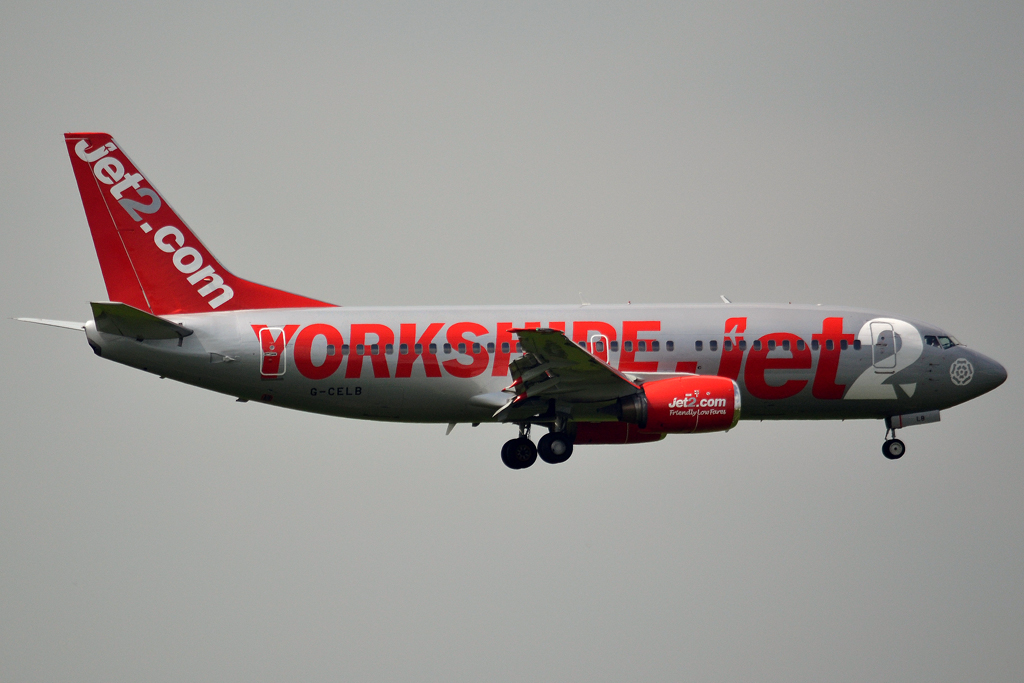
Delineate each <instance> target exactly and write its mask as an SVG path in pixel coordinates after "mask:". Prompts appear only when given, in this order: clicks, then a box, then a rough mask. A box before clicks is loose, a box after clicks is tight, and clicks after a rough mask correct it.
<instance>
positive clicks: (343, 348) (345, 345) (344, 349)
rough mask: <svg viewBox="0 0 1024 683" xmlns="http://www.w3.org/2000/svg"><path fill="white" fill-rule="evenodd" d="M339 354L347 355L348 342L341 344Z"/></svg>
mask: <svg viewBox="0 0 1024 683" xmlns="http://www.w3.org/2000/svg"><path fill="white" fill-rule="evenodd" d="M341 355H343V356H347V355H348V344H342V345H341Z"/></svg>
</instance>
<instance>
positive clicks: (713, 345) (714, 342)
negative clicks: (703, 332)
mask: <svg viewBox="0 0 1024 683" xmlns="http://www.w3.org/2000/svg"><path fill="white" fill-rule="evenodd" d="M708 348H710V349H711V350H712V351H717V350H718V340H717V339H712V340H711V341H710V342H708Z"/></svg>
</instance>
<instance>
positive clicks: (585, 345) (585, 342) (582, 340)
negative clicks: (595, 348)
mask: <svg viewBox="0 0 1024 683" xmlns="http://www.w3.org/2000/svg"><path fill="white" fill-rule="evenodd" d="M576 343H577V344H579V345H580V348H582V349H585V348H587V340H586V339H580V340H579V341H578V342H576Z"/></svg>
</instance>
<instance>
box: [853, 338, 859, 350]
mask: <svg viewBox="0 0 1024 683" xmlns="http://www.w3.org/2000/svg"><path fill="white" fill-rule="evenodd" d="M853 350H854V351H860V339H854V340H853Z"/></svg>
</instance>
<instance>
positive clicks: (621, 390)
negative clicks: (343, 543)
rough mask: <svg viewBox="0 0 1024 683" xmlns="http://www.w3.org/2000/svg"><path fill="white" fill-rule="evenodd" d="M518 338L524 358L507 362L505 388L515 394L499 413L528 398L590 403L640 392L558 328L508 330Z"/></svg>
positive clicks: (637, 387) (625, 378) (635, 385)
mask: <svg viewBox="0 0 1024 683" xmlns="http://www.w3.org/2000/svg"><path fill="white" fill-rule="evenodd" d="M511 332H513V333H515V334H516V336H518V337H519V342H520V344H521V345H522V349H523V351H524V354H523V357H522V358H519V359H518V360H515V361H513V362H512V363H511V364H509V369H510V370H511V371H512V378H513V380H514V381H513V382H512V384H511V385H510V386H509V387H508V388H507V389H505V391H506V392H508V393H512V392H514V393H515V396H514V397H513V398H512V400H511V401H509V402H508V403H507V404H506V405H505V406H503V407H502V408H501V410H499V411H498V412H499V413H500V412H502V411H503V410H505V409H507V408H511V407H513V406H515V405H518V404H520V403H523V402H524V401H526V400H527V399H538V398H540V399H552V398H557V399H559V400H563V401H568V402H581V403H584V402H585V403H592V402H600V401H613V400H615V399H617V398H620V397H622V396H629V395H631V394H635V393H637V392H639V391H640V387H639V385H637V384H636V383H635V382H633V381H632V380H631V379H629V378H628V377H626V376H625V375H623V374H622V373H621V372H619V371H618V370H616V369H615V368H613V367H612V366H610V365H608V364H607V363H605V362H604V361H603V360H601V359H600V358H597V357H596V356H594V355H593V354H591V353H590V352H588V351H587V350H586V349H585V348H583V347H581V346H578V345H576V344H573V343H572V341H570V340H569V338H568V337H566V336H565V334H564V333H563V332H561V331H560V330H552V329H544V328H542V329H531V330H522V329H515V330H511Z"/></svg>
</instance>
